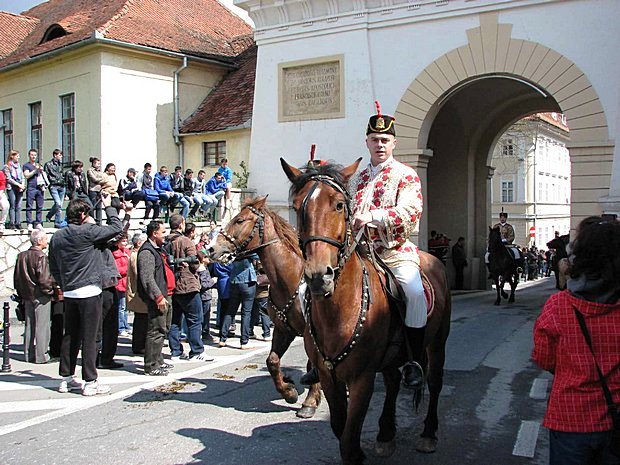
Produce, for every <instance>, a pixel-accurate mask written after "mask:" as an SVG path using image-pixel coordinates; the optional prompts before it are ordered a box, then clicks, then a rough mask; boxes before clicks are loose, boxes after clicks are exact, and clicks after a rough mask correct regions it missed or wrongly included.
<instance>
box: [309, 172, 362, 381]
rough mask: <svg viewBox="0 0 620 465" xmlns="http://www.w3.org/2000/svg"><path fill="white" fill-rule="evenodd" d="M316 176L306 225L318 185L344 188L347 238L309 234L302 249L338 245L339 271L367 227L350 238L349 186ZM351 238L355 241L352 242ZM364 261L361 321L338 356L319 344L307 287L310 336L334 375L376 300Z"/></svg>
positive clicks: (357, 337)
mask: <svg viewBox="0 0 620 465" xmlns="http://www.w3.org/2000/svg"><path fill="white" fill-rule="evenodd" d="M312 180H314V184H313V185H312V187H311V188H310V190H309V191H308V193H307V194H306V196H305V197H304V200H303V201H302V203H301V210H300V213H301V223H302V226H305V218H306V206H307V204H308V200H309V199H310V197H311V196H312V194H313V193H314V191H315V190H316V189H317V187H318V185H319V183H323V184H326V185H327V186H329V187H331V188H332V189H334V190H336V191H338V192H340V193H341V194H342V195H343V196H344V198H345V211H344V219H345V225H346V226H345V227H346V232H345V239H344V241H343V242H340V241H337V240H336V239H333V238H331V237H327V236H309V237H307V238H306V239H304V240H303V241H300V246H301V250H302V253H303V256H304V258H306V246H307V245H308V244H309V243H310V242H313V241H320V242H325V243H327V244H329V245H332V246H334V247H336V248H337V249H338V268H337V269H336V273H337V272H338V271H339V270H341V269H342V268H343V267H344V264H345V263H346V262H347V260H348V259H349V258H350V256H351V255H352V254H353V252H354V251H355V249H356V247H357V245H358V243H359V240H360V239H361V237H362V236H363V234H364V228H362V229H360V230H359V231H358V233H357V234H356V236H355V238H353V240H352V241H350V238H351V227H350V218H351V210H350V207H349V201H350V197H349V194H348V193H347V191H346V189H344V188H343V187H342V186H341V185H340V184H339V183H337V182H336V181H335V180H334V179H333V178H331V177H329V176H325V175H315V176H312V177H310V178H309V179H308V182H309V181H312ZM349 242H351V243H350V244H349ZM356 253H357V252H356ZM360 263H361V266H362V301H361V304H360V311H359V314H358V317H357V323H356V325H355V329H354V330H353V334H352V335H351V337H350V338H349V341H348V343H347V345H346V346H345V347H344V348H343V349H342V350H341V351H340V352H339V353H338V354H337V355H336V356H334V357H330V356H328V355H325V353H324V352H323V351H322V350H321V348H320V347H319V345H318V344H317V338H316V329H315V327H314V324H313V323H312V316H311V310H312V303H311V295H310V290H309V289H307V290H306V295H305V296H304V299H305V303H306V305H305V312H306V321H307V322H308V332H309V334H310V337H311V339H312V343H313V344H314V347H315V349H316V350H317V352H318V353H319V354H320V355H321V357H323V364H324V365H325V367H326V368H327V369H328V370H329V372H330V373H331V375H332V377H335V376H336V372H335V368H336V366H338V365H339V364H340V363H341V362H342V361H343V360H344V359H345V358H346V357H347V356H348V355H349V354H350V353H351V351H352V350H353V348H354V347H355V345H356V344H357V341H358V339H359V337H360V334H361V330H362V326H363V325H364V323H365V322H366V316H367V313H368V310H369V308H370V304H371V303H372V295H371V288H370V278H369V276H368V269H367V268H366V266H365V264H364V261H363V260H361V258H360ZM337 278H338V274H337V275H336V276H335V278H334V281H337ZM334 285H335V283H334Z"/></svg>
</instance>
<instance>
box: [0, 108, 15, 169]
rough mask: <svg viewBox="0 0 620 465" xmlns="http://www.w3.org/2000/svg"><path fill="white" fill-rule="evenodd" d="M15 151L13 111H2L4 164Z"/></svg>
mask: <svg viewBox="0 0 620 465" xmlns="http://www.w3.org/2000/svg"><path fill="white" fill-rule="evenodd" d="M11 150H13V110H2V154H3V156H4V163H6V159H7V157H8V156H9V152H10V151H11Z"/></svg>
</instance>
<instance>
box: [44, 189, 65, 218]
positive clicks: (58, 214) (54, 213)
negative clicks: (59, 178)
mask: <svg viewBox="0 0 620 465" xmlns="http://www.w3.org/2000/svg"><path fill="white" fill-rule="evenodd" d="M50 194H51V195H52V198H53V199H54V206H53V207H52V208H51V210H50V211H49V212H48V214H47V221H51V220H52V217H54V225H55V226H58V225H59V224H60V223H62V203H63V201H64V200H65V188H64V187H62V186H50Z"/></svg>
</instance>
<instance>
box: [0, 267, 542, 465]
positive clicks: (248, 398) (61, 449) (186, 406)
mask: <svg viewBox="0 0 620 465" xmlns="http://www.w3.org/2000/svg"><path fill="white" fill-rule="evenodd" d="M552 292H553V280H552V279H546V280H541V281H537V282H534V283H527V284H525V285H524V286H522V287H521V288H520V289H519V290H518V291H517V302H516V303H515V304H512V305H508V304H505V305H502V306H499V307H495V306H493V305H492V303H493V300H494V293H493V294H492V293H489V292H487V293H472V294H463V295H459V296H456V297H455V298H454V305H453V317H452V330H451V335H450V338H449V340H448V356H447V363H446V374H445V386H444V392H443V394H442V397H441V400H440V407H439V416H440V429H439V433H438V435H439V445H438V451H437V453H435V454H431V455H423V454H419V453H417V452H415V451H414V442H415V438H416V437H417V435H418V434H419V432H420V431H421V430H422V420H423V413H424V412H425V410H424V408H425V406H424V408H423V409H421V410H420V412H419V413H418V414H417V415H415V414H413V413H412V411H411V407H410V405H411V398H410V394H408V393H407V392H402V391H401V395H400V397H399V402H398V405H399V408H398V425H399V432H398V436H397V437H398V445H397V451H396V453H395V454H394V456H393V457H391V458H389V459H380V458H377V457H375V456H373V452H372V446H373V442H374V436H375V435H376V433H377V429H378V428H377V418H378V415H379V413H380V407H381V401H382V397H383V387H382V383H381V377H377V383H376V392H375V397H374V398H373V402H372V405H371V409H370V412H369V415H368V417H367V420H366V423H365V427H364V437H363V440H364V444H363V445H364V447H365V449H366V451H367V455H368V459H367V463H369V464H393V465H400V464H412V463H413V464H425V465H452V464H454V465H461V464H471V465H495V464H502V465H511V464H540V465H542V464H545V463H546V462H547V454H548V451H547V436H546V435H547V433H546V430H544V429H543V428H542V427H541V426H540V423H541V421H542V417H543V414H544V410H545V404H546V401H545V399H546V396H547V390H548V386H550V379H551V378H550V376H549V375H548V374H545V373H543V372H541V371H540V370H538V369H537V368H536V367H534V365H533V364H532V362H531V361H530V359H529V356H530V352H531V345H532V337H531V332H532V326H533V323H534V320H535V318H536V316H537V315H538V313H539V312H540V309H541V307H542V304H543V303H544V301H545V299H546V298H547V297H548V296H549V295H550V294H551V293H552ZM257 329H258V328H257ZM20 330H21V328H20V327H18V326H15V327H13V328H12V331H11V334H12V335H13V340H12V344H11V346H12V350H14V351H15V358H16V359H18V360H12V368H13V372H12V373H8V374H2V375H0V392H1V395H0V437H1V441H2V444H3V447H2V448H1V450H0V463H1V464H5V465H9V464H64V463H70V464H74V463H82V464H95V463H96V464H149V465H158V464H162V465H171V464H187V463H207V464H217V465H224V464H244V465H245V464H251V463H257V464H261V465H269V464H287V463H291V464H293V463H294V464H334V463H338V462H339V454H338V445H337V442H336V440H335V438H334V436H333V435H332V432H331V430H330V428H329V423H328V414H329V412H328V408H327V405H326V403H323V404H322V405H321V407H320V409H319V411H318V412H317V415H316V417H315V418H314V419H312V420H300V419H298V418H296V417H295V410H296V409H298V408H299V407H300V406H301V400H302V399H303V397H302V396H300V401H299V403H298V404H297V405H292V406H291V405H287V404H286V403H285V402H284V401H282V400H280V399H279V398H278V397H277V393H276V392H275V390H274V389H273V385H272V383H271V379H270V377H269V376H268V373H267V371H266V368H265V364H264V359H265V357H266V354H267V352H268V344H267V343H263V342H257V341H254V343H253V344H254V349H253V350H251V351H244V352H241V351H239V350H238V349H235V348H224V349H217V348H215V347H208V348H207V351H208V353H209V354H210V355H214V356H215V357H216V360H215V362H210V363H202V364H196V363H191V364H190V363H186V364H182V365H177V366H176V367H175V370H174V372H173V374H172V375H171V376H169V377H167V378H150V377H146V376H143V375H141V373H142V359H141V358H139V357H134V356H131V355H130V340H129V339H127V338H121V340H120V342H121V345H120V347H119V354H120V356H119V357H118V358H119V359H120V360H123V361H124V362H126V369H124V370H121V371H111V370H101V371H100V380H101V381H102V382H104V383H110V384H111V385H112V394H111V395H110V396H105V397H100V398H85V397H82V396H81V395H78V394H74V393H69V394H60V393H58V392H57V391H56V388H57V385H58V371H57V370H58V365H57V364H51V365H44V366H42V365H32V364H26V363H23V362H21V361H19V358H20V357H21V353H20V352H19V350H20V349H21V334H20ZM235 342H236V341H235ZM283 365H284V367H285V369H286V372H287V374H288V375H290V376H291V377H292V378H293V379H294V380H298V379H299V376H300V375H301V374H302V372H303V371H302V369H303V367H304V366H305V357H304V353H303V347H302V344H301V340H297V341H296V342H295V343H294V346H293V348H292V349H291V351H290V352H289V353H287V354H286V355H285V357H284V363H283ZM299 389H300V391H301V387H299Z"/></svg>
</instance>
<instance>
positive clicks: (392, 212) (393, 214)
mask: <svg viewBox="0 0 620 465" xmlns="http://www.w3.org/2000/svg"><path fill="white" fill-rule="evenodd" d="M388 216H389V217H390V218H395V217H396V212H395V211H394V210H388Z"/></svg>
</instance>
